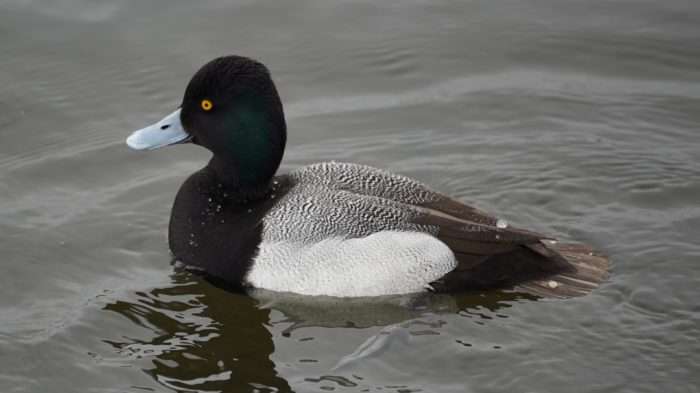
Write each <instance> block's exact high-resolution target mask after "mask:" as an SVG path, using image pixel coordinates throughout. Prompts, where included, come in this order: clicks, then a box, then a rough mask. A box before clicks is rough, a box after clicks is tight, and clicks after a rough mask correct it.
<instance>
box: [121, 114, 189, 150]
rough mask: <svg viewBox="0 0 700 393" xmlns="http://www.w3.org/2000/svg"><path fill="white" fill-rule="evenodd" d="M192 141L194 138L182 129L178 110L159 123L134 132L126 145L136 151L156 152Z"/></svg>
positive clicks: (127, 139)
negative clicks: (155, 150)
mask: <svg viewBox="0 0 700 393" xmlns="http://www.w3.org/2000/svg"><path fill="white" fill-rule="evenodd" d="M191 139H192V136H191V135H190V134H188V133H187V132H186V131H185V129H184V128H182V122H181V121H180V109H178V110H176V111H175V112H173V113H171V114H169V115H168V116H165V117H164V118H163V120H161V121H159V122H158V123H155V124H153V125H150V126H148V127H145V128H142V129H140V130H138V131H134V133H133V134H131V135H130V136H129V137H128V138H126V144H127V145H128V146H129V147H130V148H132V149H136V150H154V149H158V148H160V147H165V146H169V145H175V144H177V143H187V142H189V141H190V140H191Z"/></svg>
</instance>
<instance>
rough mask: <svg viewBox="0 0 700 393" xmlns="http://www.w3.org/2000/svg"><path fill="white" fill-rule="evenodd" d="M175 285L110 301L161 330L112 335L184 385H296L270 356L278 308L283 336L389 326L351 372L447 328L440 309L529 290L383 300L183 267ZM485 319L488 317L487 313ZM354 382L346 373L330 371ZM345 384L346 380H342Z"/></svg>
mask: <svg viewBox="0 0 700 393" xmlns="http://www.w3.org/2000/svg"><path fill="white" fill-rule="evenodd" d="M172 279H173V285H172V286H170V287H167V288H156V289H153V290H151V291H150V292H138V293H136V295H137V296H138V300H137V301H135V302H133V303H130V302H126V301H116V302H115V303H111V304H108V305H106V306H105V309H106V310H110V311H114V312H117V313H119V314H121V315H123V316H125V317H127V318H129V319H130V320H131V321H132V322H134V323H135V324H137V325H139V326H141V327H145V328H147V329H149V330H150V331H152V332H153V334H155V336H154V337H152V338H149V339H135V338H129V337H124V339H123V340H122V341H109V342H108V343H109V344H111V345H112V346H113V347H114V348H115V349H116V350H117V351H118V352H119V353H120V354H121V355H122V356H127V357H131V358H136V359H139V358H151V359H152V364H153V367H152V368H149V369H145V370H144V371H145V372H146V373H147V374H149V375H150V376H152V377H153V378H154V379H155V380H156V381H158V382H159V383H160V384H162V385H164V386H166V387H168V388H170V389H174V390H177V391H192V390H198V391H227V392H228V391H231V392H245V391H251V390H255V391H260V392H266V391H283V392H284V391H291V390H292V389H291V388H290V386H289V384H288V383H287V381H286V380H285V379H284V378H282V377H280V376H279V375H278V373H277V371H276V369H275V364H274V362H273V361H272V360H270V356H271V355H272V354H273V352H274V351H275V344H274V341H273V334H272V333H271V329H270V328H269V326H270V313H271V312H273V311H277V312H280V313H282V314H283V315H284V319H283V320H282V321H277V322H276V323H279V322H286V323H290V325H289V327H287V328H286V329H285V330H284V331H283V332H282V335H283V336H289V334H290V333H291V332H292V331H293V330H295V329H299V328H302V327H346V328H365V327H372V326H382V327H384V328H383V329H382V330H381V331H380V332H379V333H377V334H375V335H373V336H371V337H370V338H369V339H367V340H366V341H365V342H364V343H362V344H361V345H359V346H358V347H357V349H356V350H355V351H354V352H352V353H350V354H348V355H346V356H345V357H343V358H342V359H340V361H338V362H337V364H336V365H335V366H332V367H329V371H331V372H337V373H344V372H345V371H347V370H350V369H352V367H353V366H354V365H357V364H358V363H360V362H362V361H363V360H367V359H372V358H377V357H379V356H381V355H382V354H383V353H385V352H386V351H388V350H389V349H390V347H391V346H392V345H395V344H399V345H407V344H409V342H410V335H411V334H414V335H415V334H416V333H415V332H412V333H409V330H408V327H410V326H415V325H427V327H428V328H431V329H439V328H440V327H441V326H442V324H444V322H442V321H440V323H431V322H426V321H425V320H424V319H425V318H426V317H428V318H429V317H430V316H431V315H435V314H455V313H468V314H481V313H482V311H480V310H483V309H487V310H488V311H489V312H493V311H496V310H497V309H499V308H502V307H510V304H512V303H513V302H514V301H516V300H518V299H523V296H522V295H519V294H514V293H506V292H494V293H490V294H488V295H485V294H474V295H459V296H455V295H447V294H412V295H404V296H387V297H381V298H349V299H341V298H332V297H308V296H300V295H295V294H289V293H276V292H270V291H265V290H253V291H251V292H250V293H249V294H248V295H246V294H240V293H235V292H229V291H226V290H225V289H222V288H219V287H216V286H214V285H212V284H211V283H209V282H207V281H206V280H205V279H203V278H202V277H200V276H196V275H191V274H189V273H187V272H184V271H181V272H177V273H176V274H174V275H173V277H172ZM482 316H483V317H484V318H488V316H486V315H483V314H482ZM324 378H325V379H329V378H330V379H337V380H338V381H340V382H345V383H346V384H347V383H351V382H350V381H348V380H346V379H344V378H343V377H340V376H323V377H322V379H324ZM340 382H339V383H340Z"/></svg>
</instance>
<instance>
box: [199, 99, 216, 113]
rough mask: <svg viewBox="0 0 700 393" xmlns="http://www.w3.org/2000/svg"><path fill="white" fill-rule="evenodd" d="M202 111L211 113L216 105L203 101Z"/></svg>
mask: <svg viewBox="0 0 700 393" xmlns="http://www.w3.org/2000/svg"><path fill="white" fill-rule="evenodd" d="M201 105H202V110H203V111H205V112H207V111H210V110H211V108H212V107H213V106H214V104H212V103H211V101H209V100H202V104H201Z"/></svg>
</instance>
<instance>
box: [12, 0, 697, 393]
mask: <svg viewBox="0 0 700 393" xmlns="http://www.w3.org/2000/svg"><path fill="white" fill-rule="evenodd" d="M699 21H700V3H698V2H697V0H688V1H680V0H679V1H668V2H667V1H643V0H639V1H610V0H604V1H603V0H601V1H598V0H587V1H560V0H546V1H545V0H543V1H524V0H518V1H515V0H513V1H480V2H478V1H470V2H457V1H449V2H448V1H437V0H414V1H398V0H389V1H381V2H379V1H320V0H319V1H299V2H291V1H284V2H283V1H280V2H273V1H237V2H233V1H223V0H221V1H208V2H195V1H190V2H185V1H179V2H173V1H165V0H153V1H135V0H121V1H87V0H56V1H40V0H5V1H3V2H2V3H1V4H0V86H2V87H1V90H0V91H1V92H2V94H1V95H0V137H1V138H2V139H1V141H2V142H1V143H0V146H1V147H0V233H1V234H2V236H0V251H1V252H2V254H1V259H0V261H1V262H0V264H1V266H2V275H1V276H0V391H2V392H143V391H158V392H169V391H182V392H185V391H187V392H190V391H225V392H246V391H260V392H267V391H281V392H286V391H290V390H291V391H296V392H313V391H328V390H332V391H338V392H360V391H367V392H374V391H382V392H419V391H421V392H555V391H556V392H559V393H565V392H659V391H663V392H697V391H698V389H699V388H698V385H700V377H699V376H698V372H700V366H698V363H699V361H700V355H698V353H700V306H699V305H698V304H699V303H698V295H700V293H699V291H698V288H699V287H700V236H699V235H700V130H699V125H700V22H699ZM225 54H239V55H245V56H250V57H254V58H257V59H259V60H261V61H262V62H264V63H265V64H267V65H268V66H269V68H270V69H271V71H272V73H273V76H274V78H275V81H276V83H277V86H278V89H279V91H280V94H281V96H282V99H283V102H284V103H285V110H286V114H287V118H288V126H289V141H288V149H287V152H286V154H285V159H284V162H283V164H282V168H281V171H288V170H290V169H293V168H297V167H300V166H303V165H307V164H310V163H313V162H319V161H328V160H337V161H350V162H357V163H363V164H369V165H374V166H378V167H382V168H386V169H389V170H392V171H395V172H399V173H402V174H405V175H408V176H411V177H413V178H416V179H419V180H421V181H423V182H425V183H427V184H430V185H431V186H433V187H435V188H437V189H440V190H442V191H445V192H447V193H450V194H452V195H454V196H455V197H458V198H460V199H462V200H464V201H467V202H469V203H471V204H473V205H475V206H478V207H480V208H482V209H486V210H489V211H492V212H494V213H496V214H498V215H499V216H502V217H505V218H507V219H508V220H509V221H510V222H511V223H515V224H517V225H519V226H523V227H526V228H529V229H532V230H537V231H540V232H546V233H549V234H552V235H555V236H557V237H559V238H560V239H562V240H564V241H579V242H585V243H589V244H592V245H594V246H595V247H596V248H598V249H600V250H601V251H602V252H603V253H604V254H605V255H606V256H608V257H609V258H610V260H611V264H612V271H613V274H612V277H611V279H610V281H609V282H608V283H606V284H605V285H604V286H603V287H602V288H600V289H599V290H597V291H595V292H593V293H592V294H590V295H588V296H586V297H582V298H576V299H568V300H559V301H551V300H550V301H543V300H534V299H530V298H525V297H522V296H518V295H517V294H513V293H510V292H508V291H500V292H489V293H483V294H462V295H444V296H437V295H428V296H425V295H424V296H399V297H389V298H377V299H354V300H347V299H346V300H339V299H332V298H308V297H307V298H304V297H298V296H290V295H280V294H275V293H270V292H259V293H255V294H253V295H252V296H244V295H240V294H236V293H230V292H226V291H224V290H222V289H219V288H216V287H214V286H212V285H211V284H209V283H207V282H206V281H204V280H202V279H201V278H200V277H198V276H196V275H191V274H189V273H187V272H185V271H181V270H178V269H177V268H175V267H173V266H172V265H171V263H170V262H171V259H170V255H169V252H168V249H167V244H166V231H167V222H168V218H169V213H170V206H171V203H172V200H173V197H174V194H175V192H176V191H177V189H178V187H179V186H180V184H181V183H182V181H183V180H184V179H185V178H186V177H187V176H188V175H189V174H190V173H192V172H193V171H195V170H196V169H197V168H199V167H201V166H202V165H203V164H204V163H205V162H206V160H207V159H208V153H207V152H206V151H204V150H203V149H201V148H198V147H195V146H186V145H183V146H175V147H172V148H168V149H163V150H159V151H156V152H150V153H142V152H135V151H132V150H130V149H128V148H127V147H126V146H125V145H124V139H125V138H126V136H127V135H128V134H129V132H130V131H131V130H133V129H136V128H140V127H142V126H145V125H147V124H150V123H151V122H153V121H155V120H158V119H160V118H161V117H162V116H164V115H165V114H168V113H170V112H171V111H172V110H173V109H175V108H176V107H177V105H178V104H179V101H180V99H181V97H182V94H183V92H184V87H185V85H186V83H187V82H188V80H189V78H190V76H191V75H192V74H193V73H194V72H195V71H196V70H197V69H198V68H199V67H200V66H201V65H202V64H204V63H205V62H207V61H208V60H210V59H211V58H213V57H215V56H219V55H225Z"/></svg>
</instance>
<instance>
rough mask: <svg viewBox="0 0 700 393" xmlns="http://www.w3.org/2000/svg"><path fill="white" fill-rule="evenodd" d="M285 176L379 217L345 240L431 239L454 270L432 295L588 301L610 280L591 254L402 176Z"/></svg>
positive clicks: (361, 169)
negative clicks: (366, 234) (486, 293)
mask: <svg viewBox="0 0 700 393" xmlns="http://www.w3.org/2000/svg"><path fill="white" fill-rule="evenodd" d="M290 175H291V176H292V177H293V178H296V179H298V180H299V183H300V184H313V185H314V187H319V188H322V189H324V190H329V191H334V193H333V197H334V198H343V196H345V197H347V196H348V195H356V196H357V197H358V199H357V200H356V201H357V202H358V203H360V202H362V203H365V205H362V206H358V207H360V209H359V211H364V210H367V209H376V211H375V214H372V215H371V216H372V217H368V218H371V220H367V219H362V217H360V216H357V218H359V219H360V220H358V221H357V222H353V223H349V228H351V229H350V230H349V231H348V234H350V235H354V234H353V233H350V231H354V230H356V229H357V228H359V229H362V228H363V227H364V226H367V228H365V229H364V231H370V232H371V231H375V230H382V229H387V228H389V229H410V230H414V229H421V228H422V230H423V231H425V232H429V233H431V234H433V235H435V236H436V237H437V238H438V239H439V240H441V241H442V242H443V243H445V244H446V245H447V246H448V247H449V248H450V249H451V250H452V251H453V253H454V254H455V256H456V258H457V260H458V262H459V264H458V266H457V268H456V269H454V271H452V272H451V273H450V274H448V275H446V276H445V277H443V278H442V279H441V280H437V281H436V282H434V283H433V284H432V285H433V287H434V288H435V289H436V290H445V291H449V290H463V289H475V290H481V289H490V288H498V287H514V286H515V287H517V288H518V289H520V290H523V291H525V292H529V293H533V294H536V295H538V296H546V297H568V296H579V295H581V294H584V293H587V292H588V291H590V290H591V289H592V288H595V287H597V286H598V285H599V284H600V283H601V282H603V281H605V280H606V279H607V277H608V273H607V260H605V259H604V258H601V257H599V256H597V255H595V252H592V251H588V250H590V247H587V246H582V245H553V244H545V243H544V242H543V240H545V241H546V240H548V239H549V240H553V239H552V237H550V236H547V235H544V234H541V233H536V232H531V231H527V230H523V229H519V228H514V227H512V226H510V225H508V224H507V223H506V222H505V221H504V220H499V219H498V217H496V216H494V215H492V214H489V213H487V212H484V211H482V210H479V209H476V208H474V207H472V206H469V205H467V204H465V203H463V202H460V201H458V200H456V199H453V198H451V197H449V196H448V195H446V194H443V193H440V192H438V191H435V190H433V189H431V188H429V187H427V186H425V185H423V184H421V183H419V182H417V181H415V180H413V179H410V178H408V177H405V176H401V175H396V174H394V173H391V172H387V171H384V170H381V169H377V168H372V167H368V166H364V165H357V164H347V163H321V164H315V165H311V166H308V167H304V168H301V169H298V170H296V171H294V172H292V173H291V174H290ZM302 179H303V180H302ZM348 200H355V198H349V199H348V198H345V199H341V201H339V202H340V203H329V201H325V202H324V205H325V206H326V208H331V207H332V206H334V207H333V208H332V209H331V210H329V211H327V212H324V214H332V211H334V210H338V209H340V210H343V211H345V210H347V209H350V208H351V207H348V206H347V205H346V201H348ZM333 209H334V210H333ZM348 217H349V216H348ZM382 217H384V218H386V217H388V218H389V219H384V218H382ZM335 222H337V221H335ZM375 226H376V227H375ZM334 231H338V228H335V229H334ZM357 235H359V233H357ZM589 254H590V255H589ZM543 280H544V281H543ZM552 282H554V284H553V283H552Z"/></svg>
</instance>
